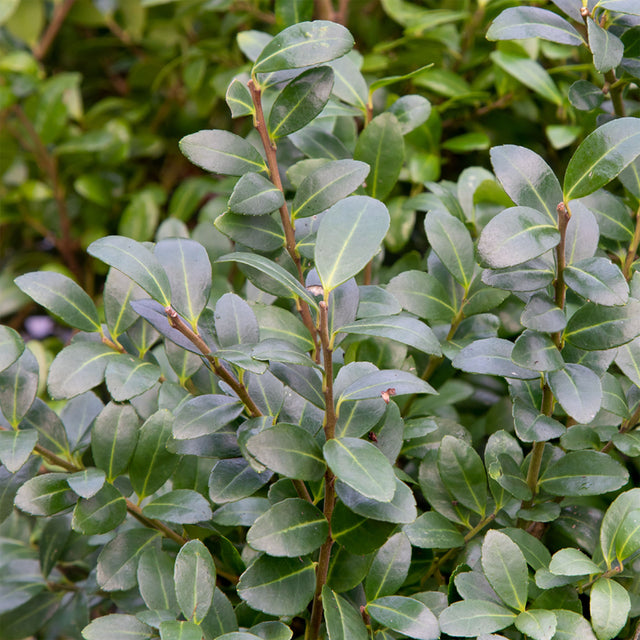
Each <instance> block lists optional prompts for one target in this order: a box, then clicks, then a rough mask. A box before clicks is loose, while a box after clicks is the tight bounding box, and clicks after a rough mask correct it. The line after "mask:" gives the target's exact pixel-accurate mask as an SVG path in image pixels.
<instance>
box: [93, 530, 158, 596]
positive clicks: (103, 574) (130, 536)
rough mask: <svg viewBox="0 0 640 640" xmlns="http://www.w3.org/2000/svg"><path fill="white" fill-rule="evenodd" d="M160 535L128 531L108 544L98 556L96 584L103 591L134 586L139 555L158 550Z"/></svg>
mask: <svg viewBox="0 0 640 640" xmlns="http://www.w3.org/2000/svg"><path fill="white" fill-rule="evenodd" d="M159 545H160V534H159V533H158V532H157V531H150V530H148V529H128V530H127V531H123V532H122V533H120V534H118V535H117V536H116V537H115V538H114V539H113V540H111V541H110V542H108V543H107V544H106V545H105V546H104V548H103V549H102V551H101V552H100V555H99V556H98V574H97V580H98V584H99V585H100V587H101V588H102V589H104V590H105V591H123V590H125V589H130V588H131V587H133V586H135V584H136V572H137V570H138V561H139V560H140V555H141V554H142V553H143V552H144V551H145V550H146V549H147V548H149V547H151V546H153V547H156V548H158V547H159Z"/></svg>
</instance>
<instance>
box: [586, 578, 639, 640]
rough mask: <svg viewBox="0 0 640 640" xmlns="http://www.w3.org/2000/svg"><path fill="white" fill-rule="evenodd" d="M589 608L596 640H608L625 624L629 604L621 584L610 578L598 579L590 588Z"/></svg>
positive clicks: (627, 596)
mask: <svg viewBox="0 0 640 640" xmlns="http://www.w3.org/2000/svg"><path fill="white" fill-rule="evenodd" d="M589 608H590V613H591V626H592V627H593V630H594V631H595V632H596V636H597V637H598V640H610V639H611V638H615V637H616V636H617V635H618V633H619V632H620V631H621V630H622V628H623V627H624V625H625V624H626V622H627V617H628V615H629V610H630V608H631V602H630V600H629V594H628V593H627V590H626V589H625V588H624V587H623V586H622V585H621V584H619V583H617V582H616V581H615V580H611V579H610V578H600V579H599V580H596V582H595V583H594V585H593V587H591V598H590V605H589Z"/></svg>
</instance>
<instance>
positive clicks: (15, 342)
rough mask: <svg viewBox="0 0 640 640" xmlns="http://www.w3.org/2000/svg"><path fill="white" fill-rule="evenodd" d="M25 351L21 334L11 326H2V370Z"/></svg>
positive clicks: (0, 340) (0, 365) (0, 362)
mask: <svg viewBox="0 0 640 640" xmlns="http://www.w3.org/2000/svg"><path fill="white" fill-rule="evenodd" d="M23 351H24V342H23V340H22V338H21V337H20V334H19V333H18V332H17V331H15V330H14V329H11V328H10V327H5V326H0V371H3V370H4V369H6V368H7V367H8V366H10V365H12V364H13V363H14V362H15V361H16V360H17V359H18V358H19V357H20V356H21V355H22V352H23Z"/></svg>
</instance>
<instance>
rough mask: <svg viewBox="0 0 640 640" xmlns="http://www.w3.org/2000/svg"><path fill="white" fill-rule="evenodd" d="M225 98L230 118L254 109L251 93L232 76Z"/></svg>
mask: <svg viewBox="0 0 640 640" xmlns="http://www.w3.org/2000/svg"><path fill="white" fill-rule="evenodd" d="M241 33H242V32H241ZM225 100H226V102H227V104H228V105H229V109H230V110H231V117H232V118H239V117H240V116H249V115H253V113H254V111H255V107H254V106H253V100H252V99H251V93H250V92H249V89H247V87H246V85H245V84H244V83H243V82H242V81H241V80H240V79H239V78H234V79H233V81H232V82H231V84H230V85H229V88H228V89H227V93H226V95H225Z"/></svg>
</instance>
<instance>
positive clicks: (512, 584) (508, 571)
mask: <svg viewBox="0 0 640 640" xmlns="http://www.w3.org/2000/svg"><path fill="white" fill-rule="evenodd" d="M482 569H483V571H484V574H485V576H486V577H487V580H489V583H490V584H491V586H492V587H493V589H494V590H495V592H496V593H497V594H498V595H499V596H500V597H501V598H502V600H503V601H504V602H505V603H506V604H507V605H509V606H510V607H513V608H514V609H517V610H518V611H524V610H525V607H526V605H527V592H528V581H529V574H528V572H527V563H526V561H525V559H524V555H523V554H522V551H520V548H519V547H518V545H517V544H516V543H515V542H513V540H511V538H509V536H507V535H505V534H504V533H502V532H501V531H488V532H487V535H486V536H485V538H484V542H483V544H482Z"/></svg>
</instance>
